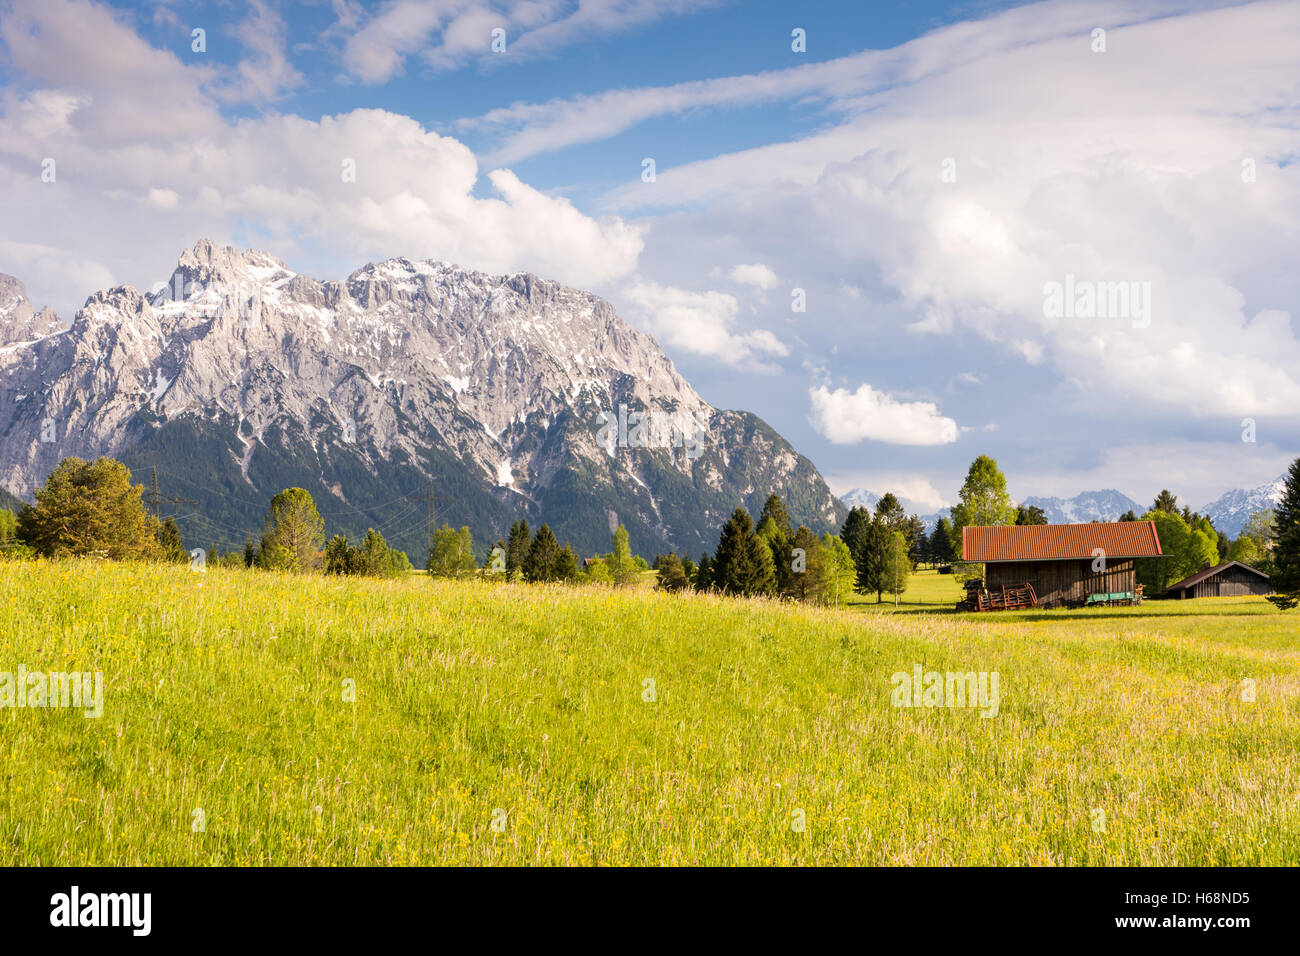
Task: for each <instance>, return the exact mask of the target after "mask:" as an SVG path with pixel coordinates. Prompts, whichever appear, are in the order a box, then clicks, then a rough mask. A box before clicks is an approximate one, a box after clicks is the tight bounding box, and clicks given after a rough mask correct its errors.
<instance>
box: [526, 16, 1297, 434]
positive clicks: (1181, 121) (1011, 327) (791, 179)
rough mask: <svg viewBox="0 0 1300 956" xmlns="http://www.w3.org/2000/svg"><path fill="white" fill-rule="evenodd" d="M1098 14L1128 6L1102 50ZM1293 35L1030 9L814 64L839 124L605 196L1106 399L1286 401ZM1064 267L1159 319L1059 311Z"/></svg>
mask: <svg viewBox="0 0 1300 956" xmlns="http://www.w3.org/2000/svg"><path fill="white" fill-rule="evenodd" d="M1049 12H1050V14H1051V15H1048V14H1049ZM1173 14H1178V15H1173ZM1085 21H1087V22H1088V23H1090V24H1091V25H1096V23H1097V22H1111V23H1112V24H1113V25H1112V27H1111V32H1110V38H1111V41H1112V42H1111V43H1110V45H1109V49H1108V52H1106V53H1104V54H1095V53H1093V52H1092V51H1091V48H1090V42H1089V35H1088V32H1089V29H1090V27H1088V28H1084V23H1085ZM1119 40H1122V42H1117V41H1119ZM1297 44H1300V7H1297V6H1296V5H1295V4H1293V3H1277V2H1262V3H1250V4H1242V5H1238V6H1233V7H1231V8H1228V9H1220V10H1192V11H1190V12H1187V11H1185V10H1184V9H1182V8H1180V7H1178V6H1177V5H1174V6H1169V5H1163V6H1162V5H1152V4H1138V3H1133V4H1112V5H1109V6H1107V7H1103V8H1095V9H1092V10H1089V8H1088V7H1087V5H1074V4H1069V3H1062V4H1054V5H1050V6H1045V5H1032V6H1028V7H1024V8H1019V9H1017V10H1013V11H1008V12H1006V13H1002V14H998V15H996V16H993V17H991V18H989V19H986V20H982V21H975V22H972V23H963V24H960V25H956V26H953V27H949V28H945V29H942V30H939V31H936V32H935V33H933V34H930V35H927V36H925V37H922V38H920V39H918V40H915V41H912V42H911V43H909V44H906V45H905V47H904V48H900V51H903V52H899V51H892V52H891V54H890V56H888V57H885V58H884V59H883V60H882V59H880V58H875V59H874V60H872V59H871V58H867V60H865V61H864V60H861V58H860V59H859V61H858V62H857V63H856V65H857V67H859V68H861V69H859V73H860V74H861V76H859V78H858V79H854V80H853V81H852V83H849V82H848V81H846V82H844V83H842V84H841V85H840V86H839V87H838V88H834V89H832V86H833V84H832V81H831V80H830V79H828V78H827V77H826V76H823V77H822V78H821V82H822V84H823V86H824V87H826V89H827V92H826V93H825V95H827V96H833V97H834V106H835V108H836V109H839V110H842V111H844V112H846V113H848V114H849V116H850V118H848V119H846V120H845V121H844V122H842V123H840V124H839V125H835V126H832V127H830V128H828V129H825V130H823V131H821V132H818V133H817V134H814V135H811V136H808V137H806V138H804V139H800V140H794V141H789V142H780V143H775V144H771V145H767V146H762V147H758V148H754V149H748V150H744V151H741V152H737V153H732V154H726V155H723V156H719V157H715V158H712V159H706V160H701V161H698V162H693V163H689V164H686V165H683V166H680V167H676V168H667V169H665V168H663V167H661V168H660V169H659V171H658V176H657V180H656V183H655V188H654V189H653V190H647V189H643V188H640V189H638V188H630V187H620V188H618V189H616V190H614V191H613V192H612V193H611V194H610V196H609V201H610V205H609V208H611V209H613V210H617V211H620V212H622V213H624V214H627V213H629V212H632V211H636V212H642V213H644V212H646V211H648V210H653V209H657V208H664V209H669V208H671V209H682V208H686V207H694V208H696V209H697V210H698V211H697V212H695V213H694V214H693V219H692V222H691V224H690V228H689V229H688V228H686V227H683V228H681V229H680V230H679V233H689V232H691V231H693V232H695V233H698V234H700V235H708V236H714V235H716V234H717V233H718V232H719V231H721V230H723V229H727V228H730V229H732V230H733V231H734V230H744V234H745V235H748V236H753V237H761V238H756V239H754V240H751V241H752V242H753V243H754V244H755V245H757V243H758V242H762V249H763V255H764V256H766V257H769V260H768V261H775V260H772V259H771V258H770V257H772V256H773V255H780V256H781V261H782V263H783V265H782V271H783V272H788V273H791V274H800V275H806V274H808V273H809V272H810V271H813V270H818V271H820V272H821V273H822V274H823V275H826V276H827V277H828V280H829V278H830V277H835V281H839V277H840V276H842V275H843V274H844V272H845V271H852V272H855V273H858V274H863V273H865V274H867V275H870V276H872V277H878V279H879V286H880V292H879V293H878V294H877V296H876V298H882V297H888V298H887V304H888V305H889V306H891V307H892V308H894V309H895V311H896V312H897V313H901V315H902V316H903V320H902V324H903V326H904V327H905V328H907V329H908V330H909V331H910V332H911V333H913V334H914V335H915V336H917V337H918V338H917V342H918V343H922V342H924V341H925V340H926V338H927V337H928V338H929V339H930V341H932V342H934V343H935V345H934V346H933V347H934V348H938V347H941V346H942V344H943V343H946V342H948V341H953V340H956V339H958V338H960V337H962V336H967V335H974V336H978V337H979V338H981V339H983V340H984V341H986V342H988V343H991V344H992V345H993V346H994V347H995V348H996V349H998V350H1000V351H1001V352H1002V353H1003V354H1004V355H1005V356H1006V357H1007V358H1008V359H1009V360H1011V361H1012V363H1013V365H1014V364H1016V363H1019V364H1020V365H1021V367H1024V366H1042V367H1046V368H1049V369H1052V370H1054V372H1055V373H1056V375H1057V377H1058V379H1059V380H1060V381H1061V382H1062V384H1063V386H1064V387H1065V388H1068V389H1070V390H1072V393H1073V401H1074V402H1075V403H1078V404H1079V405H1080V406H1083V405H1086V407H1088V408H1089V409H1090V410H1092V411H1093V413H1094V414H1099V413H1105V414H1107V415H1114V414H1117V413H1127V414H1130V415H1132V414H1140V415H1145V416H1148V417H1149V418H1150V419H1152V420H1156V419H1159V418H1162V417H1167V416H1169V415H1170V414H1175V413H1176V414H1180V415H1184V416H1188V417H1192V418H1196V417H1200V418H1205V417H1210V416H1231V415H1237V416H1238V417H1240V416H1242V415H1269V416H1280V417H1285V418H1289V419H1291V420H1295V419H1296V418H1297V417H1300V336H1298V335H1297V329H1296V315H1295V309H1294V303H1295V302H1296V301H1297V299H1298V297H1300V277H1298V276H1297V274H1296V272H1295V270H1294V268H1293V267H1292V260H1293V259H1294V249H1295V240H1294V222H1295V221H1296V219H1297V217H1300V164H1297V163H1296V162H1295V161H1294V158H1295V132H1294V131H1295V129H1296V128H1300V100H1298V99H1297V96H1296V89H1295V80H1294V76H1295V70H1294V50H1295V49H1296V46H1297ZM1188 49H1198V50H1201V51H1202V53H1201V54H1198V58H1197V60H1196V64H1195V69H1193V68H1191V67H1190V65H1186V66H1184V65H1181V64H1185V63H1187V61H1186V55H1185V53H1184V52H1182V51H1186V50H1188ZM948 54H952V56H951V58H950V59H946V58H945V57H946V56H947V55H948ZM864 62H868V63H873V64H874V65H871V66H869V68H868V67H863V63H864ZM882 64H885V65H882ZM888 64H892V66H888ZM864 71H865V72H864ZM862 76H865V77H866V79H865V80H863V79H862ZM1028 78H1050V82H1029V81H1028ZM855 84H856V86H855ZM855 89H857V90H858V92H854V90H855ZM683 92H684V91H682V90H676V89H670V90H668V91H667V92H666V93H664V94H663V95H662V96H660V98H662V99H664V100H665V101H666V102H667V103H668V104H669V106H668V108H670V109H671V108H673V107H672V104H673V103H675V102H678V100H677V97H678V95H679V94H681V93H683ZM685 92H689V91H685ZM656 95H658V94H656ZM772 95H776V94H775V93H773V94H772ZM654 99H655V97H654V96H647V102H651V101H653V100H654ZM577 107H578V104H576V103H574V102H570V103H568V104H567V105H565V107H564V110H565V111H568V112H570V113H571V114H572V115H573V116H575V117H576V118H578V119H582V117H583V116H584V115H586V120H585V121H587V122H590V123H591V127H590V128H591V130H593V131H596V132H593V135H596V134H597V132H598V131H599V129H603V128H606V126H607V124H604V120H603V119H602V120H601V121H600V122H596V119H595V114H584V113H583V112H582V111H581V110H579V109H578V108H577ZM521 109H522V108H521ZM552 113H553V114H554V115H555V116H559V115H560V114H559V113H558V112H555V111H552ZM552 113H548V114H547V115H552ZM601 115H603V114H601ZM533 120H536V123H534V122H533ZM548 122H549V121H547V120H545V119H544V117H542V116H541V115H540V114H539V115H536V116H533V117H531V119H527V120H525V121H524V122H523V125H522V126H521V127H520V128H519V129H518V130H517V131H516V132H517V134H518V136H534V135H536V136H541V135H544V134H546V131H547V130H549V129H550V127H549V126H548V125H547V123H548ZM513 135H514V134H512V137H513ZM510 142H517V139H515V138H511V139H509V140H508V141H507V145H508V144H509V143H510ZM535 145H537V144H535ZM532 148H533V147H529V149H532ZM507 151H509V150H507ZM1247 160H1249V164H1248V165H1249V167H1250V169H1251V170H1253V176H1244V175H1243V172H1244V171H1245V168H1246V166H1247V163H1246V161H1247ZM637 185H640V184H637ZM777 238H779V239H780V241H781V242H782V243H783V249H782V250H781V251H777V250H776V249H775V248H774V246H775V242H776V239H777ZM682 254H683V256H685V257H689V256H690V255H692V250H691V249H689V248H687V249H684V250H683V253H682ZM1069 277H1073V279H1077V280H1080V281H1081V283H1083V284H1095V285H1100V284H1103V283H1115V282H1119V283H1126V284H1129V283H1137V284H1138V285H1139V286H1140V287H1142V288H1145V289H1149V292H1150V297H1151V298H1150V302H1151V309H1150V314H1149V316H1142V315H1136V314H1135V315H1120V316H1111V317H1105V318H1102V317H1095V318H1090V317H1084V316H1073V317H1054V316H1052V315H1050V314H1049V311H1048V310H1047V309H1045V302H1044V300H1045V292H1044V290H1045V287H1046V286H1047V284H1049V283H1062V284H1063V283H1065V282H1066V281H1067V279H1068V278H1069ZM828 284H829V282H828ZM809 285H810V289H809V294H810V296H812V295H815V294H816V292H817V290H816V288H815V287H813V286H811V284H809ZM827 318H829V319H831V320H832V321H843V317H842V316H831V315H829V314H828V315H827ZM807 321H808V322H816V321H817V317H816V316H814V315H811V314H810V316H809V317H808V319H807ZM866 321H868V322H869V321H870V319H869V318H868V319H867V320H866ZM916 347H917V348H923V349H924V348H930V347H931V346H927V345H923V344H918V345H917V346H916Z"/></svg>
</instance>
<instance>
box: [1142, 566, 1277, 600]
mask: <svg viewBox="0 0 1300 956" xmlns="http://www.w3.org/2000/svg"><path fill="white" fill-rule="evenodd" d="M1272 593H1273V586H1272V584H1270V583H1269V580H1268V575H1267V574H1265V573H1264V572H1263V571H1257V570H1255V569H1254V568H1252V567H1251V566H1250V565H1248V564H1242V563H1241V562H1240V561H1225V562H1224V563H1223V564H1217V565H1215V566H1214V567H1212V568H1205V569H1204V570H1201V571H1197V572H1196V573H1195V574H1193V575H1192V576H1191V577H1188V578H1183V579H1182V580H1181V581H1179V582H1178V583H1177V584H1171V585H1169V589H1168V590H1167V591H1165V594H1167V595H1168V596H1169V597H1171V598H1179V599H1180V600H1181V599H1183V598H1202V597H1243V596H1245V595H1247V594H1272Z"/></svg>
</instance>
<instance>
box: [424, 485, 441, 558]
mask: <svg viewBox="0 0 1300 956" xmlns="http://www.w3.org/2000/svg"><path fill="white" fill-rule="evenodd" d="M428 504H429V527H428V533H427V538H428V540H427V541H426V542H425V543H426V548H425V554H428V553H429V552H430V551H432V550H433V528H434V519H435V518H436V517H437V514H438V508H437V505H435V504H434V502H433V479H432V478H430V479H429V502H428Z"/></svg>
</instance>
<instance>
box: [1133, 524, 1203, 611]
mask: <svg viewBox="0 0 1300 956" xmlns="http://www.w3.org/2000/svg"><path fill="white" fill-rule="evenodd" d="M1142 520H1144V521H1154V522H1155V525H1156V535H1157V536H1158V537H1159V538H1160V551H1161V553H1162V554H1163V555H1164V557H1160V558H1139V559H1138V561H1137V579H1138V582H1139V583H1140V584H1141V585H1142V586H1143V587H1144V588H1145V589H1147V590H1148V591H1152V592H1159V591H1164V590H1166V589H1168V587H1169V585H1171V584H1173V583H1174V582H1175V581H1180V580H1182V579H1183V578H1185V577H1187V576H1188V575H1190V574H1195V573H1196V572H1197V571H1199V570H1201V568H1202V567H1204V566H1205V564H1207V563H1209V564H1214V563H1215V561H1216V559H1217V557H1218V549H1217V547H1215V544H1214V541H1213V540H1211V538H1210V534H1211V533H1213V532H1212V531H1211V532H1208V533H1207V532H1206V531H1205V530H1204V529H1203V528H1197V529H1195V530H1193V529H1192V528H1189V527H1188V526H1187V522H1186V521H1184V520H1183V516H1182V515H1181V514H1180V513H1178V512H1177V511H1165V510H1163V509H1159V508H1152V509H1151V510H1150V511H1148V512H1147V513H1146V514H1145V515H1143V516H1142Z"/></svg>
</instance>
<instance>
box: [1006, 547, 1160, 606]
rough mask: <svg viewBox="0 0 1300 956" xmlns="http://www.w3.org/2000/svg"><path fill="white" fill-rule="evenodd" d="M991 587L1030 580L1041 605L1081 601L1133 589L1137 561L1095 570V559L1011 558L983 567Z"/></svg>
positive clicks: (1109, 564)
mask: <svg viewBox="0 0 1300 956" xmlns="http://www.w3.org/2000/svg"><path fill="white" fill-rule="evenodd" d="M984 581H985V584H986V585H987V586H988V587H989V588H995V587H1001V586H1002V585H1004V584H1019V583H1020V582H1021V581H1028V582H1029V583H1030V584H1032V585H1033V586H1034V593H1035V594H1037V595H1038V603H1039V605H1040V606H1042V607H1057V606H1059V605H1062V604H1082V603H1083V602H1084V601H1085V600H1086V599H1087V597H1088V595H1089V594H1095V593H1096V592H1098V591H1106V592H1115V591H1134V590H1136V587H1137V574H1136V566H1135V563H1134V561H1133V560H1132V559H1131V558H1129V559H1126V560H1116V561H1110V562H1107V564H1106V570H1105V571H1100V572H1096V573H1094V572H1093V570H1092V561H1091V560H1090V559H1089V560H1083V561H1010V562H1007V563H999V564H986V565H985V566H984Z"/></svg>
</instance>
